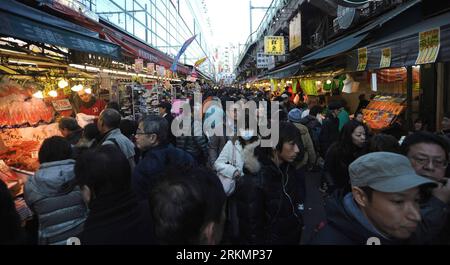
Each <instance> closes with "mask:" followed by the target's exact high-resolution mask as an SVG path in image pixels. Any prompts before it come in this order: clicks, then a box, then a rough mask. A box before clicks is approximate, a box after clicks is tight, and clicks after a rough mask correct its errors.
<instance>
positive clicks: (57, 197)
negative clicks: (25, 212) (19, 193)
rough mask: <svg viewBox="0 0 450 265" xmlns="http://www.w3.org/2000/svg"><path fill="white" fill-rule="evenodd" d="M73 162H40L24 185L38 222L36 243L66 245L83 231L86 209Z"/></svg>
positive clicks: (28, 202)
mask: <svg viewBox="0 0 450 265" xmlns="http://www.w3.org/2000/svg"><path fill="white" fill-rule="evenodd" d="M74 165H75V160H72V159H69V160H61V161H55V162H49V163H43V164H42V165H41V167H40V168H39V170H38V171H37V172H36V174H35V175H34V176H33V177H31V178H30V179H29V180H28V182H26V183H25V192H24V193H25V194H24V195H25V201H26V203H27V205H28V206H29V207H30V209H32V211H33V212H34V213H35V214H36V215H37V217H38V220H39V244H41V245H44V244H45V245H47V244H62V245H65V244H66V241H67V239H68V238H70V237H75V236H77V235H79V234H80V233H81V231H82V230H83V224H84V221H85V220H86V217H87V207H86V205H85V203H84V201H83V198H82V196H81V192H80V190H79V188H78V187H76V188H73V187H72V185H71V184H70V183H71V182H72V181H73V179H74V178H75V174H74V171H73V168H74Z"/></svg>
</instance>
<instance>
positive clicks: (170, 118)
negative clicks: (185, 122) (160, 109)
mask: <svg viewBox="0 0 450 265" xmlns="http://www.w3.org/2000/svg"><path fill="white" fill-rule="evenodd" d="M164 119H166V121H167V124H168V125H169V132H168V134H167V136H168V140H169V143H171V144H173V145H176V144H177V138H176V137H175V136H174V135H173V133H172V121H173V120H174V118H173V116H172V113H168V114H167V115H166V116H164Z"/></svg>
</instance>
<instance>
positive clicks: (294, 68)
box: [264, 62, 302, 79]
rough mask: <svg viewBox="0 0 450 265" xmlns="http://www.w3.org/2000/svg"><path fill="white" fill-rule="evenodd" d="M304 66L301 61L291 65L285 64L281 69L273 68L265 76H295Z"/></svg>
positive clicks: (275, 77)
mask: <svg viewBox="0 0 450 265" xmlns="http://www.w3.org/2000/svg"><path fill="white" fill-rule="evenodd" d="M301 66H302V64H301V62H295V63H292V64H290V65H286V66H283V67H281V68H279V69H275V70H272V71H270V72H268V73H267V74H266V75H265V76H264V78H265V79H283V78H288V77H291V76H294V75H295V74H296V73H297V72H298V71H299V70H300V67H301Z"/></svg>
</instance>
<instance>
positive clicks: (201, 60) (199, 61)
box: [194, 57, 208, 67]
mask: <svg viewBox="0 0 450 265" xmlns="http://www.w3.org/2000/svg"><path fill="white" fill-rule="evenodd" d="M207 58H208V57H204V58H201V59H200V60H198V61H196V62H195V64H194V66H195V67H199V66H200V65H201V64H202V63H204V62H205V61H206V59H207Z"/></svg>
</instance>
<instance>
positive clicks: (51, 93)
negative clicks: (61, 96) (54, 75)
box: [48, 90, 58, 98]
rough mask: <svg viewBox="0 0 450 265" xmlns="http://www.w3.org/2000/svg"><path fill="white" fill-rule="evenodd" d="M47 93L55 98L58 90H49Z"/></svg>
mask: <svg viewBox="0 0 450 265" xmlns="http://www.w3.org/2000/svg"><path fill="white" fill-rule="evenodd" d="M48 95H49V96H50V97H52V98H56V97H57V96H58V92H56V90H50V91H49V92H48Z"/></svg>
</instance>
